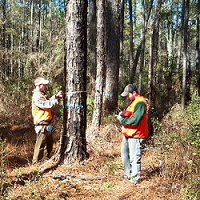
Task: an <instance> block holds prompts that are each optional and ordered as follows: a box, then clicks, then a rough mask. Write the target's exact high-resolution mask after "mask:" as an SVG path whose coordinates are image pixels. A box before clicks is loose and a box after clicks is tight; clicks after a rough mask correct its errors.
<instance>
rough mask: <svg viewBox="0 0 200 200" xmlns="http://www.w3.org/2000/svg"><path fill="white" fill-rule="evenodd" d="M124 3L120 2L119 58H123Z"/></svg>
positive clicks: (122, 0)
mask: <svg viewBox="0 0 200 200" xmlns="http://www.w3.org/2000/svg"><path fill="white" fill-rule="evenodd" d="M124 1H125V0H121V16H120V56H121V58H122V57H123V38H124V34H123V33H124Z"/></svg>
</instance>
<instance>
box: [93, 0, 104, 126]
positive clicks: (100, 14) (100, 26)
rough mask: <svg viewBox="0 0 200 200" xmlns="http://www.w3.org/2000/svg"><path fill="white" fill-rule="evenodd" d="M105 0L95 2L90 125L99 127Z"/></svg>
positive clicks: (101, 97) (101, 96)
mask: <svg viewBox="0 0 200 200" xmlns="http://www.w3.org/2000/svg"><path fill="white" fill-rule="evenodd" d="M104 16H105V0H98V4H97V76H96V84H95V85H96V88H95V100H94V111H93V118H92V125H93V126H94V127H95V128H97V129H99V128H100V125H101V113H102V112H101V111H102V99H103V82H104V66H105V47H104V37H105V19H104Z"/></svg>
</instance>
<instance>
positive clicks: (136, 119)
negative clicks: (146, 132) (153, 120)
mask: <svg viewBox="0 0 200 200" xmlns="http://www.w3.org/2000/svg"><path fill="white" fill-rule="evenodd" d="M145 111H146V107H145V104H144V102H138V103H137V104H136V106H135V109H134V112H133V116H132V117H130V118H128V119H125V118H123V117H122V118H121V119H120V120H119V122H120V123H121V124H123V125H132V126H134V125H137V124H139V123H140V121H141V119H142V117H143V116H144V113H145Z"/></svg>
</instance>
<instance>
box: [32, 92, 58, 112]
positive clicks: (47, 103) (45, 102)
mask: <svg viewBox="0 0 200 200" xmlns="http://www.w3.org/2000/svg"><path fill="white" fill-rule="evenodd" d="M34 104H35V105H36V106H37V107H39V108H41V109H51V108H52V107H53V106H55V105H56V104H58V99H57V98H56V95H53V96H52V97H51V98H50V99H45V98H44V97H43V96H42V95H37V96H35V98H34Z"/></svg>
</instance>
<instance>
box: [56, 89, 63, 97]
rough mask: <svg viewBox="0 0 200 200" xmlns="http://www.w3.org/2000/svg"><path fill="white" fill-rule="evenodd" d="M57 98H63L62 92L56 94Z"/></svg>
mask: <svg viewBox="0 0 200 200" xmlns="http://www.w3.org/2000/svg"><path fill="white" fill-rule="evenodd" d="M56 97H57V98H62V97H63V92H62V91H61V90H60V91H59V92H58V93H57V94H56Z"/></svg>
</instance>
